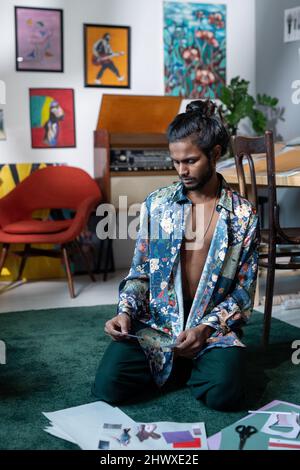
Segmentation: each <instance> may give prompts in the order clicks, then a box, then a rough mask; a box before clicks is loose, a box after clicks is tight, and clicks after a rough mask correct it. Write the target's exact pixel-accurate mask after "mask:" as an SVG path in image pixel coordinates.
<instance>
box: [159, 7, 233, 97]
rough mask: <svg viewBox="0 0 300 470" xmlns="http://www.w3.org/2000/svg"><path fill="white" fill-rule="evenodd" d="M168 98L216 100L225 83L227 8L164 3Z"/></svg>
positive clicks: (165, 64)
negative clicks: (170, 96) (169, 96)
mask: <svg viewBox="0 0 300 470" xmlns="http://www.w3.org/2000/svg"><path fill="white" fill-rule="evenodd" d="M163 41H164V81H165V94H166V95H172V96H182V97H184V98H193V99H195V98H208V97H209V98H214V97H218V96H219V95H220V90H221V87H222V85H225V83H226V5H213V4H212V5H211V4H204V3H182V2H164V29H163Z"/></svg>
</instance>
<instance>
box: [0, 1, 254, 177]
mask: <svg viewBox="0 0 300 470" xmlns="http://www.w3.org/2000/svg"><path fill="white" fill-rule="evenodd" d="M197 3H200V2H197ZM203 3H218V2H216V1H209V0H206V1H204V2H203ZM220 3H223V4H227V6H228V9H227V19H228V23H227V30H228V34H227V38H228V45H227V78H228V79H230V78H231V77H233V76H235V75H240V76H242V77H243V78H245V79H248V80H250V82H251V91H252V92H254V91H255V2H254V0H223V1H221V2H220ZM14 5H18V6H32V7H39V6H40V7H49V8H63V10H64V50H65V54H64V59H65V61H64V62H65V71H64V73H45V72H44V73H42V72H16V71H15V26H14ZM83 23H96V24H97V23H98V24H112V25H114V24H117V25H125V26H131V45H132V52H131V89H130V90H122V89H117V88H113V89H107V88H106V89H101V88H100V89H96V88H84V85H83V83H84V79H83V26H82V25H83ZM162 27H163V0H1V10H0V39H1V40H0V80H1V79H2V80H5V82H6V86H7V97H6V105H5V106H4V109H5V121H6V133H7V140H6V141H0V163H21V162H24V163H28V162H30V163H31V162H41V161H44V162H65V163H67V164H69V165H74V166H79V167H82V168H84V169H85V170H87V171H88V172H89V173H90V174H91V175H92V174H93V130H94V129H95V127H96V120H97V116H98V111H99V107H100V101H101V96H102V90H104V92H105V93H129V94H144V95H151V94H157V95H161V94H164V83H163V42H162ZM30 87H66V88H74V89H75V113H76V134H77V136H76V137H77V148H74V149H73V148H71V149H55V150H53V149H51V150H50V149H32V148H31V138H30V126H29V98H28V89H29V88H30Z"/></svg>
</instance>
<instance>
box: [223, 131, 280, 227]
mask: <svg viewBox="0 0 300 470" xmlns="http://www.w3.org/2000/svg"><path fill="white" fill-rule="evenodd" d="M231 144H232V149H233V153H234V158H235V164H236V169H237V176H238V183H239V190H240V194H241V196H243V197H245V198H247V199H248V190H247V184H246V176H245V165H243V160H244V158H245V159H246V160H247V161H248V164H249V168H250V185H251V193H252V197H253V203H254V205H255V207H256V208H258V196H257V184H256V173H255V166H254V163H253V158H252V155H257V154H265V155H266V162H267V165H266V168H267V182H268V203H269V226H270V227H273V226H274V223H275V218H276V216H275V210H277V198H276V178H275V157H274V139H273V132H272V131H266V132H265V135H264V136H261V137H244V136H234V137H232V138H231Z"/></svg>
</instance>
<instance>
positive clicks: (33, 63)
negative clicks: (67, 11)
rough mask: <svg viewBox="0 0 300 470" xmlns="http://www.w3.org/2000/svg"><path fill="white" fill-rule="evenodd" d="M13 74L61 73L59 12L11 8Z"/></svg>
mask: <svg viewBox="0 0 300 470" xmlns="http://www.w3.org/2000/svg"><path fill="white" fill-rule="evenodd" d="M15 32H16V70H17V72H21V71H27V72H63V71H64V54H63V10H57V9H52V8H51V9H50V8H29V7H18V6H17V7H15Z"/></svg>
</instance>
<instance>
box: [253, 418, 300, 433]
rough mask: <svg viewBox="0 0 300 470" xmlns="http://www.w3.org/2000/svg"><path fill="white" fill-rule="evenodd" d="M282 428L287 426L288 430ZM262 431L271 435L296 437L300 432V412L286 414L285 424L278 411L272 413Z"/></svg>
mask: <svg viewBox="0 0 300 470" xmlns="http://www.w3.org/2000/svg"><path fill="white" fill-rule="evenodd" d="M281 419H282V418H281ZM272 427H273V429H272ZM276 427H278V429H276ZM280 428H285V429H286V431H281V430H280ZM261 432H264V433H265V434H269V435H271V436H281V437H285V438H286V439H296V438H297V437H298V434H299V432H300V425H299V414H298V413H291V414H290V415H288V416H286V422H285V423H284V424H282V423H281V421H280V419H279V417H278V415H277V414H276V413H274V414H271V415H270V417H269V418H268V420H267V421H266V423H265V424H264V425H263V427H262V428H261Z"/></svg>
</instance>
